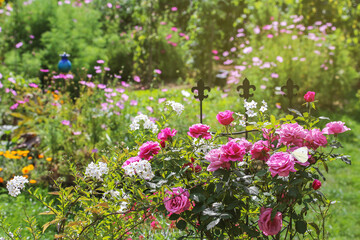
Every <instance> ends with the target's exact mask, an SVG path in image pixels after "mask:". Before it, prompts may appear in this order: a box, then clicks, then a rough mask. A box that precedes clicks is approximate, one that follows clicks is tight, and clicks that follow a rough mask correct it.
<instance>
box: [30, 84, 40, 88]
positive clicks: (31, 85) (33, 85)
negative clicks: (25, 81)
mask: <svg viewBox="0 0 360 240" xmlns="http://www.w3.org/2000/svg"><path fill="white" fill-rule="evenodd" d="M29 87H33V88H38V87H39V86H38V85H36V84H35V83H29Z"/></svg>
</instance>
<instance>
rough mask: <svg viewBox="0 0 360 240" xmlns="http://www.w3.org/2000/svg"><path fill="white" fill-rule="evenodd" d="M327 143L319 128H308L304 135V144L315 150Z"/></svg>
mask: <svg viewBox="0 0 360 240" xmlns="http://www.w3.org/2000/svg"><path fill="white" fill-rule="evenodd" d="M326 144H327V140H326V137H325V136H324V135H323V133H322V132H321V131H320V130H319V129H316V128H314V129H312V130H308V131H307V134H306V136H305V146H306V147H308V148H312V149H314V150H316V149H317V148H318V147H320V146H325V145H326Z"/></svg>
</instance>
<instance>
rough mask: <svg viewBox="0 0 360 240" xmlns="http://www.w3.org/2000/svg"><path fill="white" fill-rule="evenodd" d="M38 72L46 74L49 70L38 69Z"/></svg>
mask: <svg viewBox="0 0 360 240" xmlns="http://www.w3.org/2000/svg"><path fill="white" fill-rule="evenodd" d="M40 72H44V73H47V72H49V69H40Z"/></svg>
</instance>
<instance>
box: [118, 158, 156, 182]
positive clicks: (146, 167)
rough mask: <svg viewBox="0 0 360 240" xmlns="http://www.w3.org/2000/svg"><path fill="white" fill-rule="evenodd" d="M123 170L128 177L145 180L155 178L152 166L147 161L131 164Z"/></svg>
mask: <svg viewBox="0 0 360 240" xmlns="http://www.w3.org/2000/svg"><path fill="white" fill-rule="evenodd" d="M123 169H124V170H125V174H126V175H128V176H134V175H138V176H139V177H140V178H142V179H145V180H151V179H152V178H153V177H154V173H153V172H152V170H151V164H150V162H149V161H147V160H142V161H139V162H133V163H130V164H129V165H127V166H123Z"/></svg>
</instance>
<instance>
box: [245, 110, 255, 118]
mask: <svg viewBox="0 0 360 240" xmlns="http://www.w3.org/2000/svg"><path fill="white" fill-rule="evenodd" d="M246 115H248V117H255V116H256V115H257V113H256V112H254V111H253V110H247V111H246Z"/></svg>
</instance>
